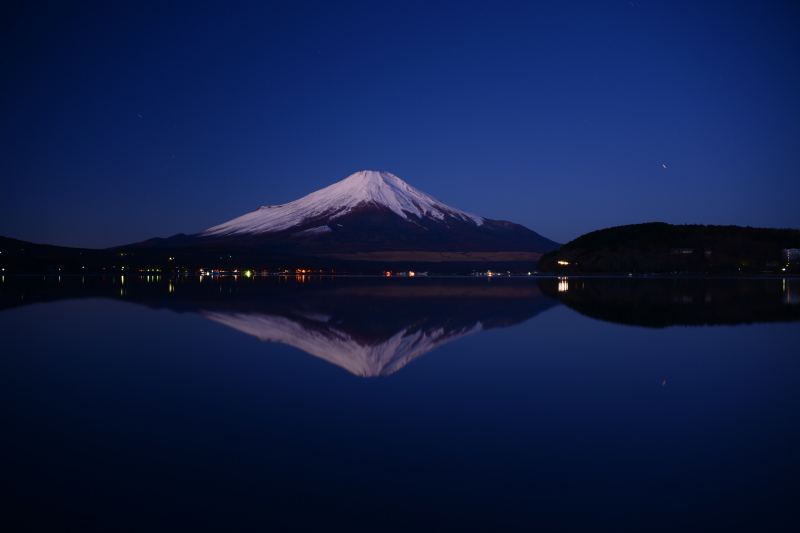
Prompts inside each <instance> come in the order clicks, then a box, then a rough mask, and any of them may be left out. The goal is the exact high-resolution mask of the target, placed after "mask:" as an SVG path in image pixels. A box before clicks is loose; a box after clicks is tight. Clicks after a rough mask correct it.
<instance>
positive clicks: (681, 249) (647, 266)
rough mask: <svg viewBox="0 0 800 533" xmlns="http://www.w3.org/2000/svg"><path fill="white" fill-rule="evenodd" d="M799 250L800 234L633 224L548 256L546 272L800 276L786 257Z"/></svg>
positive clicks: (597, 233)
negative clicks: (789, 273) (788, 273)
mask: <svg viewBox="0 0 800 533" xmlns="http://www.w3.org/2000/svg"><path fill="white" fill-rule="evenodd" d="M785 248H800V230H797V229H772V228H751V227H740V226H703V225H699V224H687V225H673V224H666V223H664V222H649V223H646V224H631V225H627V226H617V227H613V228H608V229H603V230H598V231H593V232H591V233H587V234H585V235H582V236H580V237H578V238H577V239H575V240H572V241H570V242H568V243H567V244H565V245H564V246H563V247H562V248H561V249H560V250H557V251H554V252H550V253H547V254H545V255H543V256H542V258H541V259H540V261H539V265H538V269H539V271H542V272H557V273H558V272H564V273H577V272H634V273H637V272H638V273H651V272H653V273H655V272H658V273H664V272H689V273H732V272H761V271H776V272H783V270H782V269H784V268H786V270H787V271H797V270H798V265H796V264H792V265H789V266H788V267H787V264H786V262H785V260H784V259H783V258H782V256H781V251H782V250H783V249H785Z"/></svg>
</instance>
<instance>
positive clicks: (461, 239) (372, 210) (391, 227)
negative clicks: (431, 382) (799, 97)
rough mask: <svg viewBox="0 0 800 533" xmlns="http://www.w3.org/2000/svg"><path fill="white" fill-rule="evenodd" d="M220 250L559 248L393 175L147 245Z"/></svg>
mask: <svg viewBox="0 0 800 533" xmlns="http://www.w3.org/2000/svg"><path fill="white" fill-rule="evenodd" d="M208 243H213V244H220V245H226V246H246V247H249V248H262V249H271V250H277V251H281V252H284V253H291V254H295V255H310V256H317V257H330V258H337V259H351V260H361V261H365V260H366V261H427V262H442V261H537V260H538V259H539V257H540V256H541V255H542V254H543V253H546V252H549V251H552V250H556V249H558V248H559V247H560V244H558V243H556V242H554V241H551V240H550V239H547V238H545V237H543V236H541V235H539V234H538V233H536V232H534V231H532V230H530V229H528V228H526V227H524V226H521V225H519V224H514V223H512V222H507V221H503V220H491V219H488V218H484V217H481V216H478V215H476V214H473V213H469V212H466V211H462V210H461V209H457V208H455V207H451V206H449V205H447V204H445V203H443V202H441V201H439V200H437V199H436V198H434V197H432V196H430V195H428V194H426V193H424V192H422V191H420V190H419V189H416V188H414V187H412V186H411V185H409V184H407V183H406V182H404V181H403V180H401V179H400V178H398V177H397V176H395V175H394V174H391V173H389V172H378V171H371V170H364V171H361V172H356V173H355V174H352V175H350V176H348V177H347V178H345V179H344V180H342V181H339V182H337V183H334V184H333V185H330V186H328V187H325V188H324V189H320V190H318V191H316V192H313V193H311V194H309V195H307V196H304V197H303V198H300V199H299V200H295V201H293V202H289V203H287V204H282V205H267V206H263V207H260V208H258V209H256V210H255V211H252V212H250V213H247V214H245V215H242V216H240V217H237V218H234V219H233V220H230V221H228V222H225V223H222V224H219V225H217V226H213V227H211V228H208V229H207V230H205V231H201V232H200V233H196V234H193V235H185V234H178V235H174V236H172V237H169V238H166V239H162V238H155V239H150V240H147V241H143V242H141V243H137V244H138V245H140V246H157V247H174V246H190V245H196V244H208Z"/></svg>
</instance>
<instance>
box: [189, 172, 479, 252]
mask: <svg viewBox="0 0 800 533" xmlns="http://www.w3.org/2000/svg"><path fill="white" fill-rule="evenodd" d="M370 205H372V206H377V207H381V208H384V209H388V210H390V211H392V212H394V213H395V214H397V215H399V216H401V217H402V218H404V219H407V220H409V217H410V216H415V217H418V218H420V219H423V218H433V219H437V220H444V219H445V218H447V217H452V218H454V219H458V220H461V221H464V222H471V223H474V224H475V225H476V226H481V225H483V223H484V219H483V218H482V217H480V216H478V215H475V214H472V213H468V212H466V211H462V210H460V209H456V208H454V207H451V206H449V205H447V204H445V203H443V202H440V201H439V200H437V199H436V198H434V197H432V196H430V195H427V194H425V193H424V192H422V191H420V190H419V189H415V188H414V187H412V186H411V185H409V184H408V183H406V182H404V181H403V180H401V179H400V178H398V177H397V176H395V175H394V174H391V173H389V172H382V171H381V172H379V171H374V170H362V171H361V172H356V173H355V174H351V175H350V176H348V177H347V178H345V179H343V180H342V181H340V182H337V183H334V184H333V185H329V186H328V187H325V188H324V189H320V190H318V191H316V192H313V193H311V194H309V195H307V196H304V197H303V198H300V199H299V200H295V201H293V202H289V203H287V204H283V205H268V206H264V207H261V208H259V209H257V210H255V211H253V212H251V213H247V214H246V215H243V216H240V217H238V218H235V219H233V220H231V221H229V222H225V223H224V224H220V225H218V226H214V227H212V228H209V229H207V230H205V231H203V232H201V233H200V234H199V236H200V237H222V236H228V235H247V234H259V233H269V232H275V231H281V230H284V229H287V228H291V227H294V226H299V225H301V224H303V223H304V222H306V221H309V220H313V219H318V218H326V219H327V221H328V222H330V221H334V220H336V219H337V218H339V217H341V216H343V215H345V214H347V213H349V212H350V211H352V210H353V209H355V208H356V207H359V206H370ZM323 228H324V226H323Z"/></svg>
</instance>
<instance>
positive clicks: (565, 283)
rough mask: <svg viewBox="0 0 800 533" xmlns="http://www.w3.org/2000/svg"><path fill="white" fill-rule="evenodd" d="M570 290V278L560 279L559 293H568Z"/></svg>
mask: <svg viewBox="0 0 800 533" xmlns="http://www.w3.org/2000/svg"><path fill="white" fill-rule="evenodd" d="M568 290H569V278H558V292H567V291H568Z"/></svg>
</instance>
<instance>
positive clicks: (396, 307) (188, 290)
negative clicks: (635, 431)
mask: <svg viewBox="0 0 800 533" xmlns="http://www.w3.org/2000/svg"><path fill="white" fill-rule="evenodd" d="M38 279H39V280H41V279H42V278H38ZM77 279H79V278H62V281H61V282H60V283H58V284H57V286H56V287H51V290H50V291H43V290H41V288H38V289H37V288H35V287H29V288H28V289H29V291H28V292H29V294H28V298H27V302H29V303H30V302H33V301H37V300H39V299H55V298H58V296H56V295H60V296H61V297H64V298H70V297H86V296H107V297H111V298H115V299H121V300H125V301H130V302H135V303H138V304H143V305H147V306H149V307H152V308H157V309H160V308H167V309H171V310H173V311H177V312H195V313H198V314H200V315H201V316H203V317H205V318H207V319H209V320H213V321H214V322H218V323H220V324H224V325H226V326H228V327H230V328H233V329H235V330H237V331H240V332H242V333H246V334H248V335H252V336H253V337H256V338H258V339H259V340H262V341H266V342H280V343H283V344H286V345H289V346H293V347H295V348H298V349H300V350H302V351H304V352H306V353H308V354H311V355H313V356H315V357H319V358H320V359H323V360H325V361H328V362H330V363H333V364H335V365H337V366H339V367H341V368H343V369H345V370H347V371H348V372H351V373H352V374H355V375H357V376H363V377H376V376H387V375H389V374H392V373H394V372H396V371H397V370H399V369H401V368H403V367H404V366H405V365H407V364H408V363H409V362H411V361H413V360H414V359H416V358H418V357H420V356H422V355H425V354H426V353H428V352H430V351H432V350H434V349H436V348H438V347H439V346H442V345H443V344H445V343H448V342H451V341H453V340H456V339H459V338H462V337H465V336H467V335H471V334H474V333H478V332H480V331H484V330H487V329H490V328H502V327H508V326H512V325H515V324H519V323H521V322H524V321H526V320H528V319H530V318H532V317H534V316H536V315H537V314H538V313H541V312H542V311H544V310H546V309H549V308H550V307H552V306H554V305H558V303H557V302H556V301H555V300H554V299H552V298H549V297H547V296H544V295H542V293H541V291H540V290H539V287H538V286H537V284H536V282H535V281H534V280H529V279H528V280H516V279H510V278H506V279H502V280H488V279H486V278H483V279H480V278H427V279H420V278H417V279H408V278H406V279H402V278H401V279H398V278H394V279H385V278H367V277H364V278H355V277H353V278H344V277H339V278H303V279H299V278H294V277H256V278H244V277H239V278H238V279H235V278H228V277H218V278H210V277H205V278H203V279H201V278H197V277H181V278H161V277H155V276H151V277H150V279H149V281H148V277H146V276H145V277H143V278H142V277H137V278H132V277H130V276H128V277H126V278H125V280H124V283H123V280H121V279H119V278H117V279H113V280H112V279H111V278H108V279H105V280H101V279H90V278H85V279H84V280H83V281H82V284H80V286H78V285H79V284H78V283H76V282H77ZM87 280H89V285H88V286H87V285H86V282H87ZM50 285H52V283H51V284H50ZM65 285H66V286H65ZM5 294H6V296H8V292H7V291H6V293H5ZM37 296H38V298H37ZM12 299H13V300H16V301H17V302H21V301H25V300H24V298H16V299H14V298H12Z"/></svg>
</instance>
